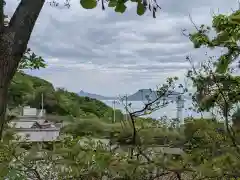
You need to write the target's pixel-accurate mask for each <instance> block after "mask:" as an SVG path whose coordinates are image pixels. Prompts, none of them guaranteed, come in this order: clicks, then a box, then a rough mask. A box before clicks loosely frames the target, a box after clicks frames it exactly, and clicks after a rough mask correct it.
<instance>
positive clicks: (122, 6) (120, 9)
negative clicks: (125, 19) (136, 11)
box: [115, 2, 127, 13]
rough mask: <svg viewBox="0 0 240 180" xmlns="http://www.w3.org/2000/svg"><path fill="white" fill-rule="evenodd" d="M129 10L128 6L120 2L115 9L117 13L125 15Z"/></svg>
mask: <svg viewBox="0 0 240 180" xmlns="http://www.w3.org/2000/svg"><path fill="white" fill-rule="evenodd" d="M126 9H127V6H126V5H125V4H124V3H123V2H118V3H117V6H116V8H115V12H120V13H124V12H125V10H126Z"/></svg>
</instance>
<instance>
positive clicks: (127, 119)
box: [125, 94, 128, 121]
mask: <svg viewBox="0 0 240 180" xmlns="http://www.w3.org/2000/svg"><path fill="white" fill-rule="evenodd" d="M127 100H128V99H127V94H126V96H125V101H126V104H125V106H126V115H125V116H126V117H125V118H126V121H127V120H128V111H127V108H128V102H127Z"/></svg>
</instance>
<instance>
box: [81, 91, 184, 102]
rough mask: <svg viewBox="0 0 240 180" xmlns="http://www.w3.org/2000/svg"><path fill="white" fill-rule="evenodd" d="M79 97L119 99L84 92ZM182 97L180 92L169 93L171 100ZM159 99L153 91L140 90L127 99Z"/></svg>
mask: <svg viewBox="0 0 240 180" xmlns="http://www.w3.org/2000/svg"><path fill="white" fill-rule="evenodd" d="M78 95H79V96H82V97H89V98H93V99H97V100H116V99H118V97H106V96H102V95H99V94H92V93H88V92H84V91H80V92H79V93H78ZM178 95H180V93H179V92H169V98H176V97H177V96H178ZM156 98H157V92H156V91H153V90H151V89H140V90H138V91H137V92H135V93H134V94H131V95H129V96H128V97H127V100H128V101H146V100H151V101H152V100H154V99H156Z"/></svg>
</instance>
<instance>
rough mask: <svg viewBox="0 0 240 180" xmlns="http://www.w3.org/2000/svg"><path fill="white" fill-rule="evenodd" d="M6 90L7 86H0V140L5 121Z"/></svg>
mask: <svg viewBox="0 0 240 180" xmlns="http://www.w3.org/2000/svg"><path fill="white" fill-rule="evenodd" d="M7 91H8V87H7V86H4V87H1V88H0V140H1V139H2V136H3V129H4V125H5V122H6V108H7Z"/></svg>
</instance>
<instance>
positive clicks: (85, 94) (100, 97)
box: [78, 91, 117, 100]
mask: <svg viewBox="0 0 240 180" xmlns="http://www.w3.org/2000/svg"><path fill="white" fill-rule="evenodd" d="M78 95H79V96H82V97H89V98H92V99H97V100H114V99H117V98H116V97H106V96H102V95H99V94H92V93H88V92H84V91H80V92H79V93H78Z"/></svg>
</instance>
